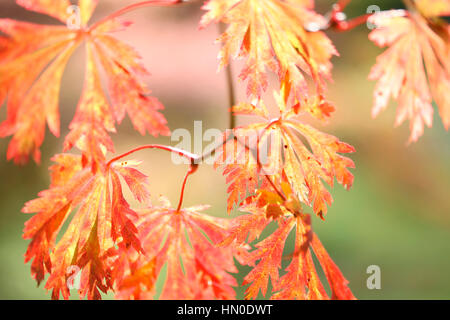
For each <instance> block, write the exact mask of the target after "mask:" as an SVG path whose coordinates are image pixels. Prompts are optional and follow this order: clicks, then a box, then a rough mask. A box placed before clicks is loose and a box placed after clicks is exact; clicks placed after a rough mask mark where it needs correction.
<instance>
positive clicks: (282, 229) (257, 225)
mask: <svg viewBox="0 0 450 320" xmlns="http://www.w3.org/2000/svg"><path fill="white" fill-rule="evenodd" d="M254 200H255V199H254ZM266 206H267V204H266ZM279 209H280V210H281V211H282V212H283V215H282V216H280V217H278V218H277V219H273V220H272V219H270V218H267V217H266V212H265V208H264V207H260V206H259V205H257V203H256V201H247V202H246V204H244V205H242V206H241V207H240V210H241V211H242V212H248V213H250V214H245V215H242V216H239V217H238V218H235V219H233V220H232V226H231V228H230V229H229V230H230V231H229V233H228V236H227V237H226V238H225V239H224V241H223V242H222V245H224V246H227V245H230V244H234V245H238V244H241V243H244V242H245V241H246V239H247V236H248V240H247V241H248V242H252V241H254V240H255V239H257V238H259V237H260V235H261V232H262V231H263V230H264V229H265V228H266V226H267V225H268V224H269V223H270V222H271V221H276V222H277V224H278V226H277V228H276V230H275V231H274V232H273V233H272V234H270V235H269V236H268V237H267V238H265V239H264V240H262V241H259V242H257V244H256V249H255V250H253V251H251V252H249V253H247V254H244V255H243V256H242V257H241V263H243V264H245V265H249V266H252V267H253V269H252V270H251V271H250V272H249V273H248V274H247V275H246V277H245V278H244V282H243V285H249V286H248V288H247V290H246V296H245V298H246V299H255V298H257V296H258V294H259V292H260V291H261V293H262V294H263V296H266V293H267V289H268V284H269V279H270V281H271V282H272V284H273V291H274V294H273V296H272V297H271V299H283V300H287V299H311V300H318V299H320V300H323V299H329V296H328V294H327V292H326V290H325V289H324V287H323V285H322V283H321V281H320V279H319V276H318V274H317V271H316V268H315V266H314V262H313V259H312V254H311V253H312V251H314V253H315V255H316V257H317V259H318V260H319V262H320V264H321V266H322V269H323V271H324V273H325V275H326V278H327V280H328V283H329V285H330V288H331V298H332V299H342V300H349V299H355V297H354V296H353V294H352V293H351V291H350V289H349V288H348V286H347V285H348V281H347V280H346V279H345V278H344V276H343V275H342V273H341V271H340V270H339V268H338V267H337V266H336V265H335V263H334V262H333V261H332V260H331V258H330V257H329V255H328V253H327V252H326V251H325V249H324V248H323V246H322V244H321V243H320V241H319V239H318V238H317V236H316V235H315V234H314V233H313V232H312V229H311V221H310V220H311V219H310V216H309V215H305V214H301V213H299V214H298V215H297V216H295V215H292V214H291V212H289V210H287V208H286V207H284V206H283V205H279ZM294 228H295V236H296V238H295V249H294V253H293V254H292V260H291V263H290V264H289V266H288V267H287V268H286V273H285V275H283V276H281V277H280V274H279V272H280V270H281V261H282V259H283V250H284V247H285V242H286V239H287V237H288V236H289V234H290V233H291V232H292V229H294Z"/></svg>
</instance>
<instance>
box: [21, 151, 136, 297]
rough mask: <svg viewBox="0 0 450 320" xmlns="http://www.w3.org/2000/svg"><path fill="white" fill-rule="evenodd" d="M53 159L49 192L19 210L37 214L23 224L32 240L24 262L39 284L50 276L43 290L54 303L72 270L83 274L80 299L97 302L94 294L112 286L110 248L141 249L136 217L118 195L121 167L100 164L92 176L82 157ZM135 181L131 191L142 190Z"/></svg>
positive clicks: (66, 293)
mask: <svg viewBox="0 0 450 320" xmlns="http://www.w3.org/2000/svg"><path fill="white" fill-rule="evenodd" d="M53 160H54V161H56V162H57V164H56V165H54V166H52V167H51V168H50V170H51V172H52V182H51V186H50V189H48V190H45V191H42V192H40V193H39V198H38V199H35V200H31V201H29V202H27V203H26V204H25V207H24V208H23V212H25V213H36V214H35V215H34V216H33V217H32V218H31V219H29V220H28V221H27V222H26V223H25V229H24V234H23V237H24V238H25V239H32V240H31V243H30V245H29V247H28V250H27V252H26V254H25V262H28V261H30V260H32V259H33V263H32V265H31V269H32V275H33V277H34V278H35V279H36V280H37V282H38V283H39V282H41V281H42V280H43V279H44V276H45V274H46V273H49V274H50V277H49V278H48V280H47V283H46V288H47V289H52V290H53V293H52V297H53V298H55V299H57V298H59V295H60V293H62V295H63V297H64V298H65V299H67V298H68V297H69V294H70V291H69V289H68V286H67V280H68V274H67V272H68V269H69V268H70V267H71V266H77V267H79V268H80V269H81V270H82V271H81V272H82V273H81V288H80V295H81V296H84V295H85V294H87V296H88V298H89V299H96V298H100V297H101V296H100V292H99V290H100V291H103V292H106V291H107V290H109V289H111V286H112V284H111V283H110V281H109V277H108V274H109V273H110V271H111V270H110V269H111V259H112V257H113V254H114V252H115V250H116V248H115V245H117V244H120V246H121V247H129V246H132V247H133V248H134V249H135V250H137V251H138V252H141V251H142V248H141V244H140V241H139V240H138V238H137V232H138V231H137V229H136V227H135V225H134V223H133V222H132V220H131V219H136V215H137V214H136V212H134V211H133V210H132V209H130V207H129V205H128V203H127V202H126V200H125V199H124V197H123V194H122V186H121V183H120V180H119V175H121V173H120V171H123V170H117V169H118V168H121V166H122V164H119V163H113V164H112V165H111V166H110V167H105V166H102V167H99V168H98V170H97V171H96V173H93V172H92V171H91V170H90V169H89V168H83V166H82V157H81V156H75V155H70V154H61V155H57V156H55V157H54V158H53ZM137 183H142V184H143V183H145V181H144V180H140V181H139V182H138V181H135V182H134V188H133V189H134V190H141V189H142V188H143V186H139V187H137V186H136V184H137ZM110 185H112V189H111V187H110ZM131 191H132V192H133V190H131ZM140 193H141V191H139V192H138V194H140ZM138 194H135V196H136V197H138ZM139 197H140V195H139ZM76 207H79V209H78V211H77V212H76V213H75V214H74V216H73V218H72V219H71V221H70V223H69V226H68V228H67V230H66V231H65V232H64V235H63V236H62V238H61V240H59V241H58V242H57V243H55V241H56V237H57V235H58V233H59V231H60V230H61V227H62V225H63V224H64V221H65V220H66V219H68V217H69V215H70V214H71V212H72V211H74V209H75V208H76Z"/></svg>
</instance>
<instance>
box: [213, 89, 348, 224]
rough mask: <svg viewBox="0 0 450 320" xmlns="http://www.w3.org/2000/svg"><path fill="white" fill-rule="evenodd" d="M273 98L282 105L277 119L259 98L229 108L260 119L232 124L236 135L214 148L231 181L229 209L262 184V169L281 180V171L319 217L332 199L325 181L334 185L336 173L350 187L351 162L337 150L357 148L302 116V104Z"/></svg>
mask: <svg viewBox="0 0 450 320" xmlns="http://www.w3.org/2000/svg"><path fill="white" fill-rule="evenodd" d="M275 98H276V100H277V102H278V106H279V108H280V115H279V117H277V118H275V119H272V118H270V116H269V113H268V112H267V109H266V108H265V106H264V104H263V103H262V102H261V103H260V105H259V106H254V105H252V104H247V103H243V104H239V105H237V106H235V107H234V108H233V111H234V112H235V113H236V114H243V115H253V116H260V117H262V118H263V120H264V121H263V122H256V123H253V124H251V125H249V126H242V127H238V128H236V129H235V130H234V131H233V133H234V135H235V137H236V139H229V140H228V141H226V143H225V144H224V147H223V148H222V150H221V152H218V157H217V159H216V166H223V167H224V174H225V175H226V176H227V182H229V183H230V185H229V189H228V192H229V197H228V210H230V209H231V208H232V207H233V206H234V205H235V204H239V203H241V201H242V200H244V199H245V198H246V196H248V195H249V194H250V195H251V194H255V192H256V191H257V189H258V188H259V189H261V187H260V186H259V185H258V183H257V181H259V180H260V179H261V177H263V176H264V175H267V176H273V177H274V178H277V179H278V182H277V184H278V185H279V186H281V180H280V179H281V178H282V177H283V176H285V177H286V180H287V181H288V183H289V184H290V185H291V187H292V192H293V193H294V194H295V195H296V196H297V197H298V199H300V201H301V202H303V203H305V204H307V205H309V206H312V207H313V210H314V212H315V213H317V214H318V215H319V216H321V217H323V216H324V215H325V214H326V212H327V205H331V202H332V197H331V195H330V193H329V192H328V190H327V189H326V187H325V186H324V184H323V182H326V183H327V184H328V185H330V186H333V185H334V179H335V178H336V180H337V181H338V182H339V183H340V184H342V185H343V186H345V187H346V188H350V187H351V185H352V184H353V175H352V174H351V173H350V172H349V171H348V168H353V167H354V163H353V161H352V160H350V159H349V158H346V157H344V156H342V155H340V154H339V153H351V152H354V151H355V150H354V148H353V147H352V146H350V145H348V144H346V143H344V142H341V141H340V140H339V139H337V138H336V137H334V136H332V135H329V134H326V133H322V132H320V131H318V130H316V129H314V128H313V127H311V126H309V125H307V124H305V123H303V122H302V121H300V120H299V119H298V118H299V114H301V113H302V109H300V108H299V106H298V105H295V106H293V107H292V108H287V106H286V104H285V99H284V98H283V95H278V94H275ZM299 135H301V136H303V138H304V139H305V140H306V141H307V144H305V143H304V142H303V138H300V136H299ZM246 141H248V142H246ZM264 146H265V147H264ZM250 149H251V150H252V152H248V150H250ZM233 151H234V152H233ZM243 155H246V158H248V155H253V157H254V159H257V160H252V161H250V160H248V161H244V162H242V161H240V160H241V159H240V158H242V157H243ZM224 159H225V160H226V161H224ZM272 182H275V181H272ZM263 189H264V188H263ZM269 189H270V186H269Z"/></svg>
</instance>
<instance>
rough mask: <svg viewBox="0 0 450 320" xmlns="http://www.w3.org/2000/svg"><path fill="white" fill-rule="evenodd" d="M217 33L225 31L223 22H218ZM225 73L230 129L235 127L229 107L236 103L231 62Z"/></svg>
mask: <svg viewBox="0 0 450 320" xmlns="http://www.w3.org/2000/svg"><path fill="white" fill-rule="evenodd" d="M218 25H219V33H220V35H222V34H223V33H224V32H225V31H226V27H225V24H224V23H223V22H219V24H218ZM225 75H226V78H227V89H228V105H229V106H230V113H229V117H230V118H229V125H228V127H229V128H230V129H234V128H235V127H236V116H235V115H234V113H233V112H232V111H231V108H232V107H234V106H235V105H236V93H235V90H234V83H233V71H232V70H231V62H229V63H228V65H227V66H226V67H225Z"/></svg>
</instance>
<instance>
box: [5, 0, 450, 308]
mask: <svg viewBox="0 0 450 320" xmlns="http://www.w3.org/2000/svg"><path fill="white" fill-rule="evenodd" d="M55 1H57V0H55ZM132 2H133V1H131V0H101V1H100V5H99V7H98V10H97V11H96V12H95V15H94V17H93V20H96V19H99V18H100V17H102V16H105V15H107V14H108V13H110V12H112V11H114V10H116V9H118V8H119V7H122V6H124V5H126V4H130V3H132ZM134 2H135V1H134ZM199 2H201V1H198V2H197V3H192V4H188V5H183V6H178V7H175V8H145V9H142V10H140V11H137V12H133V13H129V14H127V15H126V19H129V20H132V21H134V22H135V24H134V26H132V27H131V28H129V29H128V30H127V31H124V32H122V33H120V34H119V35H118V37H119V38H121V39H124V40H126V42H127V43H129V44H132V45H133V46H134V47H135V48H136V49H137V50H138V51H139V52H140V53H141V54H142V56H143V61H144V64H145V66H146V67H147V68H148V69H149V70H150V71H151V73H152V76H151V77H149V78H148V79H147V81H148V85H149V87H150V88H151V89H152V91H153V93H154V95H155V96H157V97H158V98H159V99H160V100H161V101H162V102H163V103H164V105H165V106H166V110H165V111H164V114H165V116H166V118H167V119H168V121H169V125H170V127H171V129H176V128H186V129H189V130H192V129H193V124H194V121H195V120H202V121H203V128H204V130H206V129H208V128H219V129H225V128H226V127H227V125H228V124H227V119H228V115H227V108H228V105H227V103H228V100H227V90H226V81H225V74H224V72H220V73H217V72H216V70H217V59H216V57H217V53H218V50H219V45H217V44H214V40H215V39H216V38H217V35H218V30H217V26H210V27H209V28H207V29H206V30H201V31H200V30H198V21H199V19H200V16H201V14H202V12H201V10H200V3H199ZM316 3H317V6H318V11H319V12H321V13H326V12H327V11H328V10H329V8H330V7H331V5H332V3H333V1H328V0H318V1H316ZM370 5H378V6H380V7H381V8H382V9H389V8H400V7H402V4H401V2H400V1H387V0H383V1H381V0H379V1H375V0H370V1H353V3H352V4H351V5H350V6H349V7H348V10H346V11H347V13H348V16H349V17H352V16H357V15H360V14H363V13H365V12H366V9H367V7H368V6H370ZM0 17H2V18H5V17H7V18H13V19H21V20H26V21H33V22H40V23H49V24H55V23H57V22H56V21H55V20H53V19H51V18H47V17H44V16H42V15H39V14H35V13H32V12H27V11H26V10H24V9H22V8H20V7H18V6H17V5H15V4H14V1H13V0H1V1H0ZM369 31H370V30H368V28H367V27H366V26H365V25H362V26H360V27H358V28H356V29H354V30H352V31H349V32H346V33H336V32H333V31H330V32H328V34H329V36H330V37H331V38H332V40H333V41H334V43H335V45H336V47H337V49H338V50H339V52H340V54H341V57H339V58H338V57H336V58H334V59H333V63H334V73H333V79H334V82H333V83H330V85H329V92H328V97H329V98H330V100H332V101H334V102H335V103H336V105H337V111H336V113H335V114H334V116H333V117H332V119H331V121H330V122H329V123H328V124H317V123H314V124H316V125H317V126H318V128H319V129H321V130H323V131H326V132H329V133H331V134H334V135H336V136H338V137H339V138H340V139H341V140H343V141H346V142H348V143H350V144H352V145H353V146H355V148H356V150H357V152H356V153H355V154H354V155H352V158H353V159H354V160H355V163H356V169H354V170H353V173H354V175H355V183H354V186H353V188H352V189H351V190H350V191H345V190H344V189H343V188H342V187H341V186H336V187H335V188H334V189H333V191H332V194H333V197H334V204H333V206H332V207H331V208H330V210H329V213H328V216H327V217H326V221H325V222H323V221H321V220H319V219H316V218H314V220H313V224H314V228H315V230H316V232H317V233H318V235H319V237H320V239H321V240H322V242H323V243H324V245H325V247H326V248H327V250H328V252H329V253H330V254H331V256H332V258H333V259H334V261H335V262H336V263H337V264H338V266H339V267H340V268H341V270H342V272H343V273H344V275H345V276H346V277H347V279H348V280H349V281H350V287H351V289H352V290H353V292H354V294H355V295H356V297H358V298H360V299H449V298H450V274H449V272H450V166H449V163H450V148H449V146H450V135H449V133H448V132H446V131H445V129H444V127H443V125H442V122H441V120H440V118H439V116H438V113H437V112H435V117H434V125H433V128H432V129H426V131H425V134H424V136H423V137H422V138H421V139H420V140H419V142H417V143H415V144H412V145H409V146H407V145H406V141H407V139H408V134H409V129H408V125H407V124H404V125H403V126H401V127H399V128H395V129H394V128H393V123H394V117H395V106H396V105H395V103H392V104H391V105H390V107H389V108H388V109H387V110H386V111H385V112H383V113H382V114H381V115H380V116H379V117H378V118H377V119H372V118H371V116H370V109H371V104H372V92H373V89H374V83H373V82H370V81H368V80H367V75H368V73H369V70H370V68H371V66H372V65H373V64H374V63H375V58H376V56H377V55H378V54H379V53H380V52H381V49H379V48H377V47H375V46H374V45H373V44H372V43H371V42H370V41H369V40H368V39H367V35H368V33H369ZM83 59H84V52H83V50H78V52H77V53H76V54H75V56H74V57H73V58H72V60H71V61H70V63H69V65H68V68H67V70H66V72H65V74H64V79H63V85H62V91H61V97H60V107H61V115H62V121H61V125H62V136H64V135H65V134H66V133H67V131H68V124H69V122H70V120H71V119H72V117H73V115H74V111H75V107H76V104H77V99H78V98H79V96H80V92H81V87H82V80H83V70H84V67H83V66H84V63H83V61H84V60H83ZM238 67H239V65H236V64H235V65H233V69H234V70H233V71H234V73H235V74H237V72H238V71H239V70H238ZM243 87H244V86H243V84H238V97H241V98H243V97H244V91H243ZM4 118H5V108H4V107H2V108H1V109H0V120H3V119H4ZM239 121H242V120H241V119H239ZM118 132H119V133H118V134H116V135H114V136H113V138H114V141H115V146H116V151H117V152H119V153H121V152H124V151H127V150H129V149H131V148H133V147H136V146H138V145H141V144H146V143H165V144H171V143H172V144H174V143H173V142H171V141H170V139H169V138H161V139H160V138H158V139H155V138H153V137H150V136H145V137H142V136H140V135H139V134H138V133H137V132H136V131H134V130H133V128H132V125H131V123H130V121H129V120H127V119H126V120H125V121H124V122H123V124H122V125H120V126H118ZM8 140H9V139H2V140H0V159H1V160H0V298H2V299H49V294H46V292H45V290H44V289H43V287H40V288H37V287H36V284H35V282H34V280H33V279H32V278H31V276H30V272H29V264H28V265H25V264H24V263H23V254H24V252H25V250H26V246H27V244H28V241H25V240H23V239H22V229H23V224H24V222H25V221H26V220H27V219H28V218H29V217H28V216H27V215H25V214H23V213H21V211H20V209H21V208H22V206H23V204H24V203H25V202H26V201H27V200H29V199H32V198H34V197H36V195H37V193H38V192H39V191H40V190H42V189H45V188H47V186H48V183H49V178H48V172H47V168H48V166H49V165H50V163H51V162H50V157H51V155H53V154H55V153H58V152H60V151H61V149H62V141H63V139H57V138H55V137H53V136H51V134H49V133H48V132H47V135H46V140H45V142H44V145H43V147H42V154H43V156H42V163H41V164H40V165H36V164H35V163H32V162H31V163H29V164H28V165H26V166H22V167H20V166H16V165H14V164H13V163H11V162H7V161H6V148H7V144H8ZM206 143H207V142H205V144H206ZM169 157H170V156H169V155H168V154H166V153H164V152H159V151H147V152H142V153H140V154H138V155H135V158H139V159H142V160H145V165H144V167H143V170H144V171H145V172H146V173H147V174H148V175H149V177H150V181H151V191H152V194H153V195H154V196H155V198H156V197H157V196H158V195H159V194H164V195H166V196H168V197H169V199H171V200H172V201H173V202H176V200H177V198H178V195H179V186H180V180H181V179H182V177H183V174H184V172H185V169H186V168H185V167H184V166H182V165H181V166H175V165H172V164H171V163H170V161H169V159H170V158H169ZM199 203H208V204H210V205H211V206H212V207H211V209H210V210H209V213H210V214H211V215H216V216H223V217H225V216H226V209H225V208H226V185H225V181H224V179H223V177H222V176H221V173H220V172H216V171H214V170H213V168H212V167H211V166H208V165H203V166H201V168H200V169H199V171H198V173H196V174H195V175H194V176H192V178H191V179H190V182H189V185H188V188H187V190H186V195H185V205H187V206H188V205H194V204H199ZM237 214H238V213H237V212H234V213H233V214H232V215H237ZM292 240H293V239H290V241H291V244H292ZM291 251H292V245H289V246H288V248H286V252H291ZM370 265H378V266H380V268H381V286H382V287H381V290H369V289H368V288H367V286H366V280H367V277H368V276H369V275H368V274H367V273H366V269H367V267H368V266H370ZM239 270H240V271H241V272H240V273H239V274H238V275H237V278H238V280H239V281H241V280H242V278H243V276H244V275H245V273H246V272H247V271H248V269H247V268H245V267H239ZM163 281H164V274H163V275H162V276H161V277H160V279H159V282H158V286H159V287H161V284H162V282H163ZM111 297H112V296H111V295H108V296H107V297H106V298H111ZM238 297H240V298H241V297H242V290H238Z"/></svg>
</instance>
